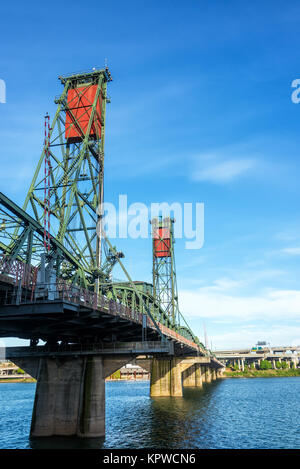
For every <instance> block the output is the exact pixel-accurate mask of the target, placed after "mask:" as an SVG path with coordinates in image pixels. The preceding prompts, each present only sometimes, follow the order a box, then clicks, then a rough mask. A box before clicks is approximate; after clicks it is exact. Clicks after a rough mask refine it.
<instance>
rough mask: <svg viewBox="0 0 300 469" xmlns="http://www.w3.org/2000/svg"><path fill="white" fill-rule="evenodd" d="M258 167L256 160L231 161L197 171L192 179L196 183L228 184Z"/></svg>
mask: <svg viewBox="0 0 300 469" xmlns="http://www.w3.org/2000/svg"><path fill="white" fill-rule="evenodd" d="M255 165H256V161H255V160H254V159H231V160H226V161H222V162H220V163H216V164H212V165H207V166H206V167H205V166H204V168H203V169H200V170H196V171H195V172H194V173H193V176H192V178H193V179H194V180H195V181H207V182H214V183H226V182H230V181H232V180H233V179H236V178H237V177H239V176H241V175H243V174H245V173H246V172H248V171H249V170H250V169H253V168H254V167H255Z"/></svg>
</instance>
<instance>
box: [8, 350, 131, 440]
mask: <svg viewBox="0 0 300 469" xmlns="http://www.w3.org/2000/svg"><path fill="white" fill-rule="evenodd" d="M129 360H130V358H129V359H128V358H127V359H126V358H124V357H122V358H119V359H118V358H109V357H101V356H81V357H74V358H73V357H64V358H29V359H28V358H27V359H25V360H22V359H19V360H15V362H17V364H18V365H19V366H20V367H21V368H22V369H24V370H25V371H27V372H28V373H30V374H31V376H33V377H34V378H36V379H37V385H36V393H35V400H34V407H33V413H32V421H31V430H30V435H31V436H32V437H41V436H60V435H61V436H78V437H87V438H90V437H101V436H104V435H105V378H106V377H107V376H109V375H111V374H112V373H113V372H114V371H116V370H118V369H119V368H120V367H121V366H123V365H124V364H126V363H127V362H128V361H129Z"/></svg>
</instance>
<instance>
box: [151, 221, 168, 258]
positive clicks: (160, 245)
mask: <svg viewBox="0 0 300 469" xmlns="http://www.w3.org/2000/svg"><path fill="white" fill-rule="evenodd" d="M153 243H154V246H153V247H154V256H155V257H170V256H171V251H170V230H169V229H168V228H157V229H156V230H155V231H154V232H153Z"/></svg>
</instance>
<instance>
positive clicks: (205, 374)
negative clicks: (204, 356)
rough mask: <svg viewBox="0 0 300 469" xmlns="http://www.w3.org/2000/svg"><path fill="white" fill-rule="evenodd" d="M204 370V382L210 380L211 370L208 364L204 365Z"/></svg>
mask: <svg viewBox="0 0 300 469" xmlns="http://www.w3.org/2000/svg"><path fill="white" fill-rule="evenodd" d="M204 368H205V371H204V381H205V383H210V382H211V372H210V368H209V367H208V366H205V367H204Z"/></svg>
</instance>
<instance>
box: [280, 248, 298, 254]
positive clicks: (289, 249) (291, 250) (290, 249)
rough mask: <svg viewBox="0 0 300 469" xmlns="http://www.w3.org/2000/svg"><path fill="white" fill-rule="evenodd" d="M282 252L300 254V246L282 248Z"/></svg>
mask: <svg viewBox="0 0 300 469" xmlns="http://www.w3.org/2000/svg"><path fill="white" fill-rule="evenodd" d="M282 252H283V253H285V254H290V255H291V256H300V247H290V248H284V249H282Z"/></svg>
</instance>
